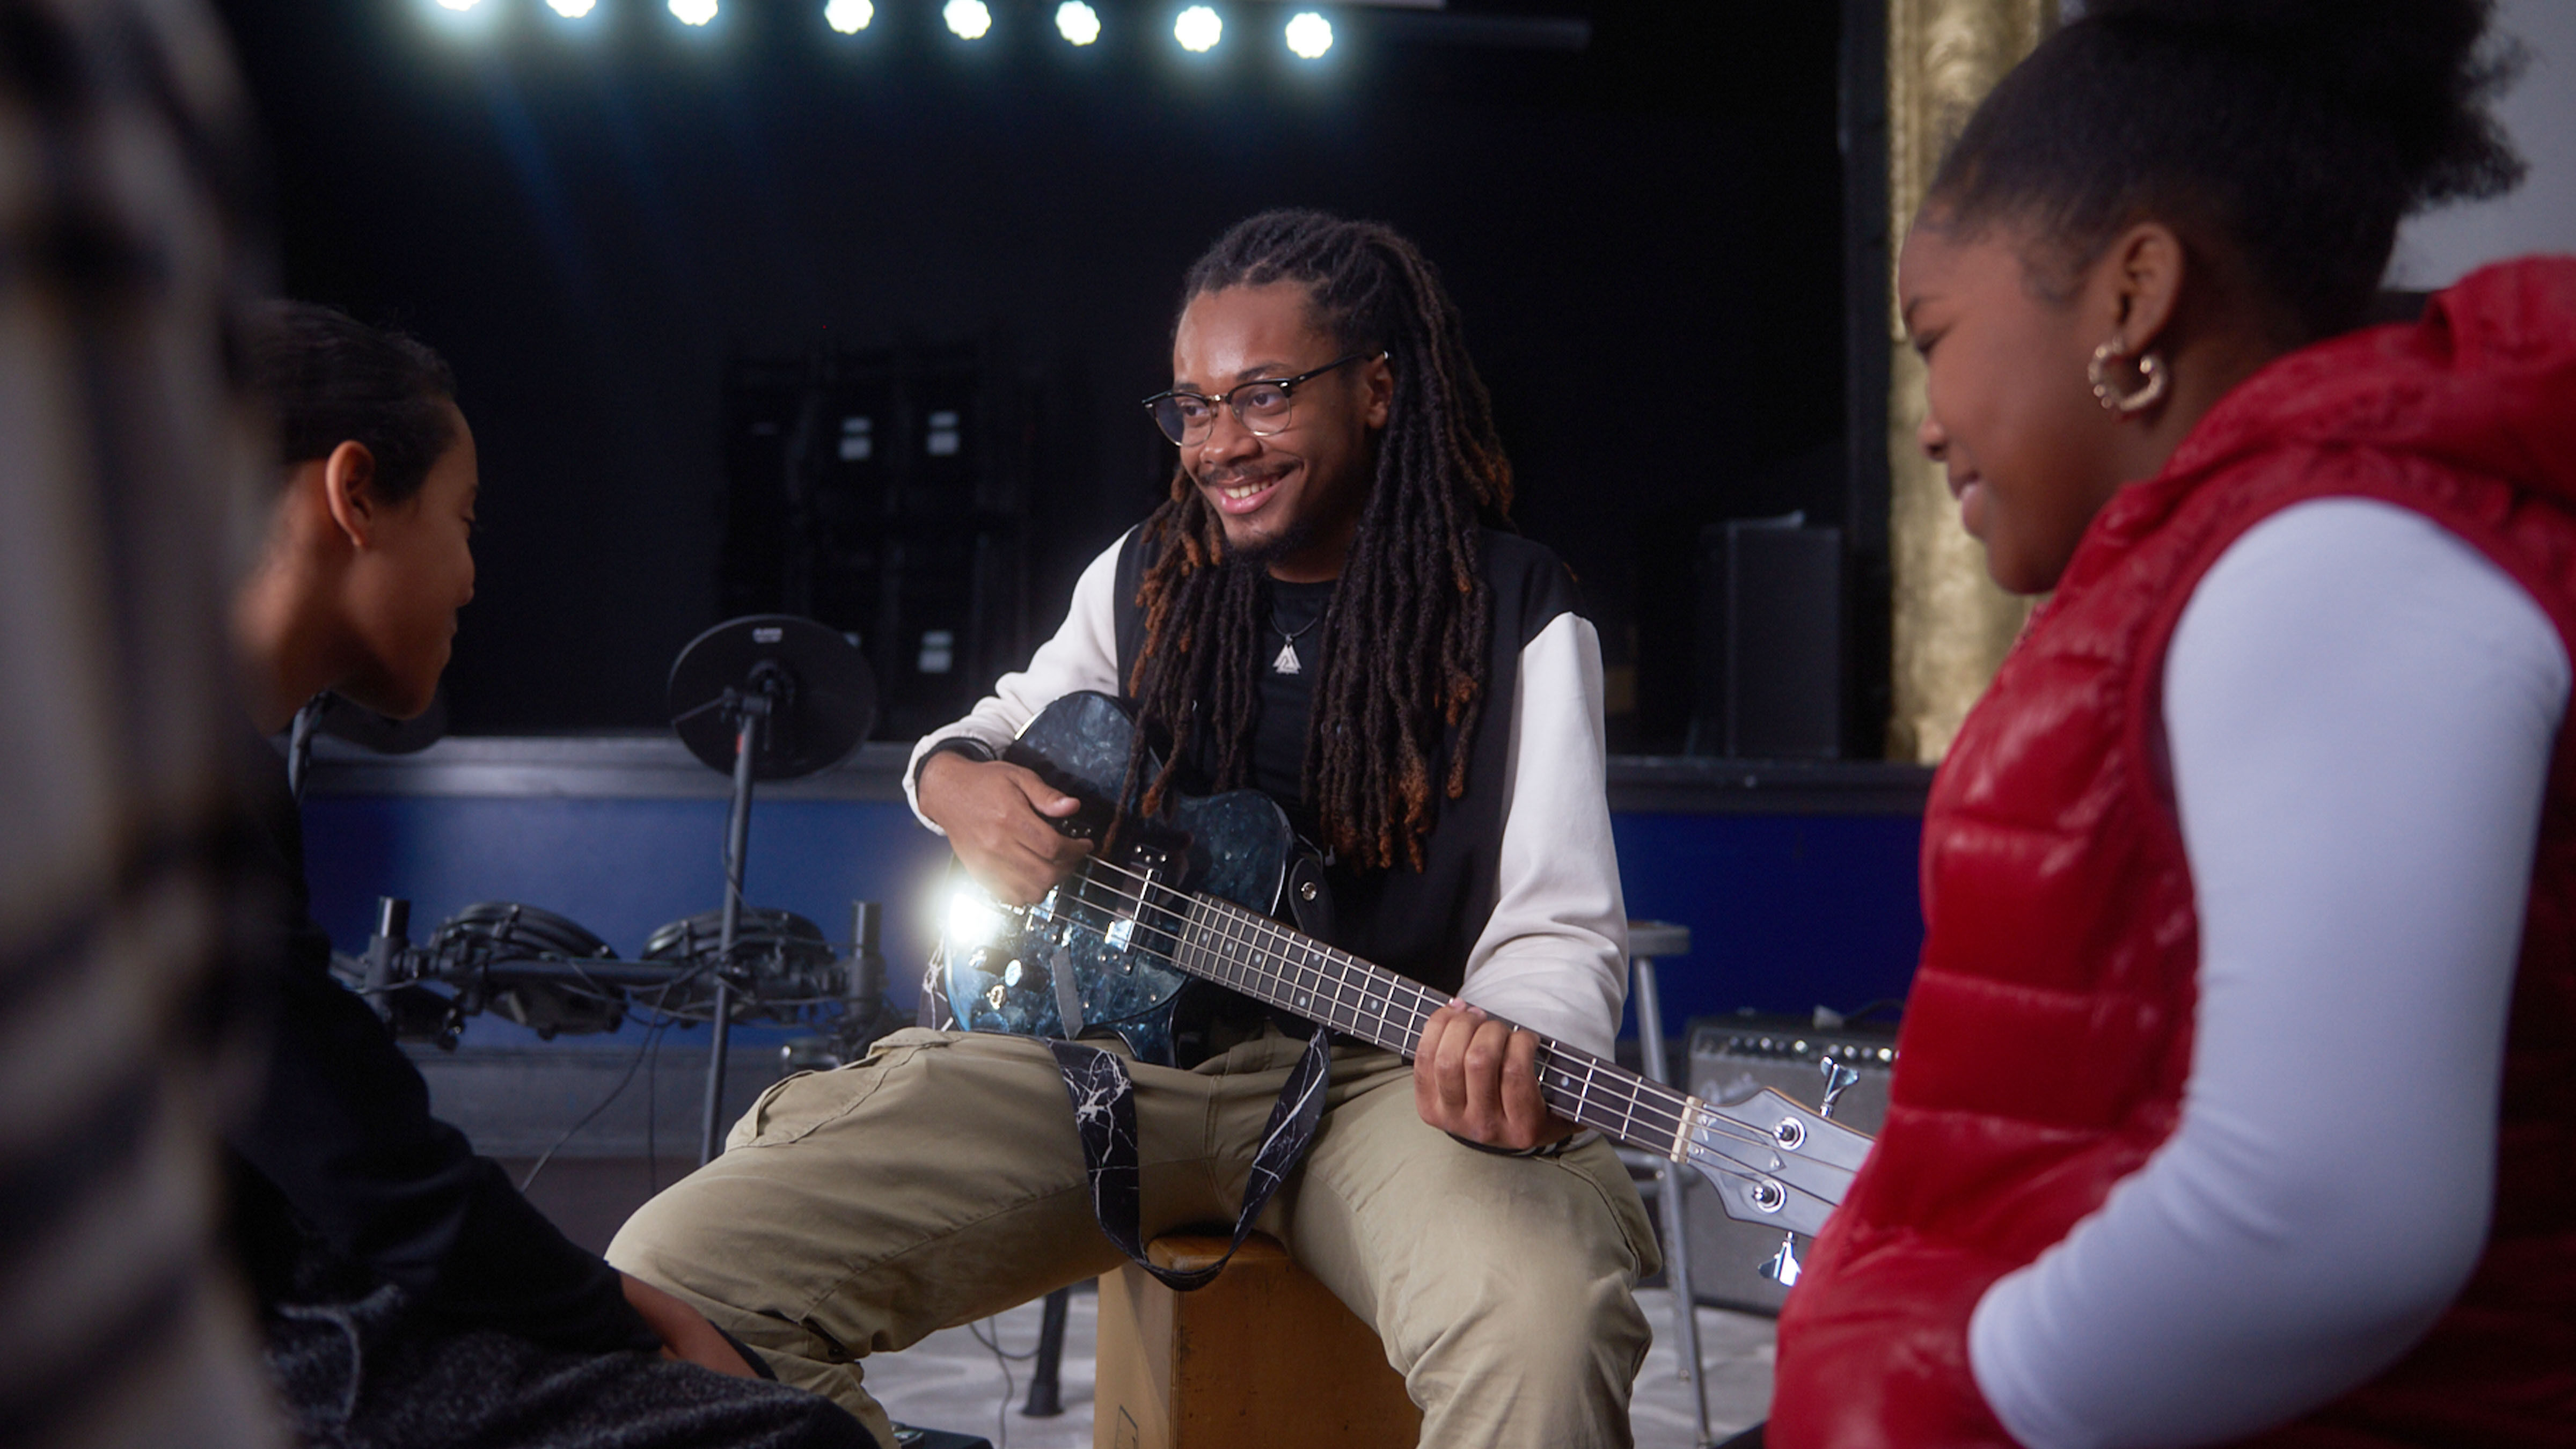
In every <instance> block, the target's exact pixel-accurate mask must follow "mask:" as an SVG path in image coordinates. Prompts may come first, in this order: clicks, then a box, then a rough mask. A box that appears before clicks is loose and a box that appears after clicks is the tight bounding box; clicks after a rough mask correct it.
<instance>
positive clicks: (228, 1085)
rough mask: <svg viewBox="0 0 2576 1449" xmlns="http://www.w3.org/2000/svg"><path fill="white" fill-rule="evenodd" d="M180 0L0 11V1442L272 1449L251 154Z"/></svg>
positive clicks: (221, 67)
mask: <svg viewBox="0 0 2576 1449" xmlns="http://www.w3.org/2000/svg"><path fill="white" fill-rule="evenodd" d="M241 116H242V109H241V105H240V97H239V95H238V93H237V91H236V90H235V88H234V83H233V77H232V74H231V71H230V69H229V66H228V64H227V62H226V59H225V55H224V49H223V45H222V43H221V40H220V37H219V36H218V35H217V33H216V32H215V30H214V29H213V26H212V24H211V22H210V20H209V19H208V18H207V17H206V16H205V15H204V14H202V13H201V12H200V11H199V10H198V9H197V7H196V6H194V5H192V4H185V3H158V4H148V5H147V4H125V3H109V0H79V3H75V0H10V3H7V4H5V5H0V440H5V444H6V445H5V446H0V681H5V683H0V697H5V699H6V701H7V708H5V709H0V1442H6V1443H8V1444H12V1445H28V1446H55V1445H61V1446H70V1445H83V1446H103V1445H136V1446H144V1445H152V1446H159V1445H172V1444H186V1445H191V1446H201V1449H247V1446H255V1445H266V1444H274V1443H276V1442H278V1426H277V1423H276V1416H275V1413H274V1411H273V1409H272V1407H271V1405H270V1403H269V1400H268V1395H267V1394H266V1392H265V1390H264V1388H263V1386H262V1383H261V1379H260V1373H259V1366H258V1359H257V1355H256V1351H255V1348H254V1340H253V1335H252V1332H251V1328H250V1318H249V1314H248V1312H247V1311H246V1309H245V1307H244V1305H243V1303H242V1301H241V1294H240V1292H239V1289H238V1287H237V1285H236V1282H235V1280H234V1279H233V1277H232V1276H231V1275H230V1274H228V1273H227V1272H225V1271H224V1269H223V1267H222V1257H221V1254H220V1252H219V1251H218V1248H217V1239H216V1224H217V1220H218V1213H217V1208H218V1202H219V1197H218V1189H219V1186H220V1181H221V1175H220V1172H219V1170H218V1166H217V1162H218V1159H217V1155H216V1130H217V1123H218V1120H219V1118H220V1116H221V1114H222V1112H223V1110H224V1108H225V1107H226V1106H227V1105H228V1104H232V1103H236V1102H238V1101H239V1099H240V1097H241V1094H242V1088H243V1087H244V1086H245V1085H246V1083H247V1080H248V1075H249V1074H248V1072H247V1071H246V1070H244V1067H245V1066H246V1065H247V1063H248V1061H249V1060H250V1056H249V1053H248V1052H247V1051H246V1050H245V1044H246V1041H247V1036H246V1034H245V1033H244V1032H243V1031H242V1030H241V1029H240V1028H241V1026H242V1024H243V1022H244V1020H245V1013H244V1012H243V1011H242V1010H241V1005H240V1003H241V1001H242V993H241V992H240V991H239V989H238V982H239V979H240V978H239V976H238V974H237V973H236V972H235V971H234V970H232V969H231V968H230V967H229V966H228V965H227V964H226V963H227V962H228V961H231V962H237V961H238V959H239V957H238V955H237V954H236V953H235V951H234V949H233V947H234V946H235V945H237V943H236V942H233V941H232V940H231V939H230V937H231V931H230V925H231V921H232V918H233V917H234V916H235V915H236V912H235V910H234V903H235V901H236V900H237V891H238V890H239V888H240V887H241V885H242V884H243V882H242V879H241V876H240V874H239V872H238V865H239V862H240V859H241V856H242V853H243V852H242V842H243V839H244V837H245V835H246V833H247V824H248V822H247V814H246V811H245V807H244V801H243V796H242V792H241V790H240V789H239V775H238V764H239V761H238V759H237V758H236V755H235V753H234V751H233V749H232V748H231V745H232V742H233V741H234V740H235V739H236V737H237V735H238V733H239V730H238V726H237V725H236V724H234V719H235V717H236V714H237V708H236V705H235V703H234V699H233V695H232V693H231V689H230V685H231V680H230V677H229V671H228V669H227V668H226V665H225V656H224V649H223V637H222V630H221V625H220V623H219V621H220V619H221V617H222V602H223V598H224V594H225V591H226V589H227V587H228V585H229V582H230V580H229V578H228V566H229V565H231V564H233V563H235V562H237V561H238V560H236V559H229V558H227V557H226V546H227V544H228V543H231V542H234V541H236V540H238V539H239V538H240V536H241V534H242V532H243V530H242V528H241V527H240V524H241V522H242V519H241V517H240V516H238V515H237V513H236V510H237V509H241V508H242V507H243V506H244V505H245V504H247V502H248V500H249V493H248V491H247V490H248V488H249V487H250V486H251V485H252V483H253V479H254V477H255V467H256V444H255V437H256V434H255V433H254V431H253V430H252V429H251V428H250V427H249V426H247V420H248V418H249V412H248V410H247V409H246V408H244V407H243V406H241V399H240V397H239V396H238V395H237V394H236V393H235V391H234V390H233V389H232V387H231V386H230V384H229V382H228V378H227V371H226V367H225V348H224V330H225V329H224V319H225V318H226V316H227V314H228V310H229V306H230V304H231V303H232V301H233V300H234V299H235V298H237V297H240V296H245V295H248V294H249V285H248V276H247V270H248V268H247V262H246V259H247V258H254V257H256V256H257V254H258V249H257V248H256V247H253V246H250V245H248V244H247V243H246V242H245V240H244V236H243V232H244V224H243V217H244V213H245V210H246V208H247V202H246V198H245V192H246V190H248V188H247V187H246V185H245V181H246V178H247V177H248V176H249V174H250V169H251V168H250V166H249V164H248V157H249V154H250V152H249V148H248V146H247V139H246V136H245V134H244V130H243V127H242V125H241Z"/></svg>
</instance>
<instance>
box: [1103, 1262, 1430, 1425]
mask: <svg viewBox="0 0 2576 1449" xmlns="http://www.w3.org/2000/svg"><path fill="white" fill-rule="evenodd" d="M1225 1242H1226V1240H1225V1239H1223V1238H1215V1237H1189V1236H1182V1235H1178V1234H1175V1235H1173V1236H1171V1237H1164V1238H1156V1239H1155V1240H1154V1241H1153V1242H1151V1243H1148V1244H1147V1245H1146V1246H1145V1252H1146V1255H1147V1256H1149V1257H1151V1258H1152V1259H1153V1260H1154V1265H1155V1266H1156V1267H1160V1268H1181V1269H1189V1268H1203V1267H1205V1266H1207V1265H1208V1264H1210V1263H1213V1262H1215V1261H1216V1260H1217V1259H1218V1258H1220V1257H1222V1256H1223V1255H1224V1253H1225ZM1096 1383H1097V1388H1096V1390H1095V1394H1094V1399H1093V1403H1092V1420H1091V1442H1092V1446H1093V1449H1266V1446H1271V1445H1278V1446H1283V1449H1285V1446H1289V1445H1296V1446H1301V1449H1303V1446H1309V1445H1317V1444H1330V1445H1336V1446H1341V1449H1379V1446H1385V1449H1397V1446H1404V1445H1411V1444H1413V1443H1415V1442H1416V1441H1417V1440H1419V1439H1420V1438H1421V1437H1422V1411H1421V1410H1419V1409H1417V1408H1415V1407H1414V1406H1413V1401H1412V1400H1411V1399H1408V1398H1406V1397H1405V1395H1404V1377H1403V1375H1401V1374H1398V1373H1397V1372H1396V1371H1395V1370H1394V1369H1393V1368H1390V1367H1388V1365H1387V1361H1386V1350H1385V1348H1384V1347H1382V1346H1381V1345H1380V1344H1379V1343H1378V1338H1377V1335H1376V1334H1374V1333H1372V1332H1370V1331H1369V1326H1368V1325H1367V1324H1365V1323H1362V1322H1360V1320H1359V1319H1358V1317H1357V1316H1355V1315H1354V1314H1352V1312H1351V1311H1350V1310H1349V1309H1348V1308H1345V1307H1343V1306H1342V1300H1340V1299H1338V1298H1336V1297H1334V1296H1333V1293H1332V1290H1331V1289H1329V1288H1326V1287H1325V1286H1324V1285H1323V1284H1321V1283H1319V1282H1317V1281H1315V1279H1314V1278H1313V1276H1312V1275H1310V1274H1308V1273H1307V1272H1306V1270H1305V1269H1303V1268H1300V1267H1298V1266H1297V1265H1296V1264H1295V1263H1293V1262H1290V1261H1289V1259H1288V1250H1287V1249H1285V1248H1282V1247H1281V1246H1279V1243H1278V1241H1277V1240H1276V1239H1273V1238H1271V1237H1269V1236H1268V1235H1266V1234H1262V1233H1255V1234H1253V1235H1252V1236H1251V1237H1250V1238H1247V1239H1245V1240H1244V1244H1243V1251H1241V1252H1239V1253H1237V1254H1235V1255H1234V1261H1233V1262H1231V1263H1228V1264H1227V1265H1226V1268H1225V1272H1224V1273H1222V1274H1220V1275H1219V1276H1218V1278H1217V1280H1216V1281H1215V1282H1213V1283H1210V1284H1209V1285H1207V1286H1206V1287H1204V1288H1201V1289H1199V1290H1198V1291H1197V1292H1195V1293H1175V1292H1173V1291H1172V1290H1171V1289H1169V1288H1166V1287H1164V1286H1163V1285H1162V1284H1161V1283H1159V1282H1157V1281H1155V1280H1154V1279H1153V1278H1152V1277H1151V1276H1149V1275H1148V1274H1146V1273H1145V1272H1144V1270H1142V1269H1140V1268H1136V1267H1134V1266H1132V1265H1131V1266H1129V1267H1125V1268H1121V1269H1119V1270H1118V1271H1117V1272H1115V1273H1112V1274H1109V1275H1107V1276H1105V1277H1103V1278H1102V1279H1101V1280H1100V1345H1099V1367H1098V1370H1097V1379H1096Z"/></svg>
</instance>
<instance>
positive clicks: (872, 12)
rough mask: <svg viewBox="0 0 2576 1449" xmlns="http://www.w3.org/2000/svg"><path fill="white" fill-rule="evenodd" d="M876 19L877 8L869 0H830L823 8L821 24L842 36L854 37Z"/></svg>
mask: <svg viewBox="0 0 2576 1449" xmlns="http://www.w3.org/2000/svg"><path fill="white" fill-rule="evenodd" d="M876 18H877V7H876V6H874V5H872V4H870V3H869V0H832V3H831V4H829V5H826V6H824V7H823V23H824V24H826V25H828V26H830V27H832V28H833V29H834V30H837V31H839V32H841V33H842V34H843V35H856V34H858V33H859V32H860V31H862V30H865V29H867V28H868V22H869V21H872V20H874V19H876Z"/></svg>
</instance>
